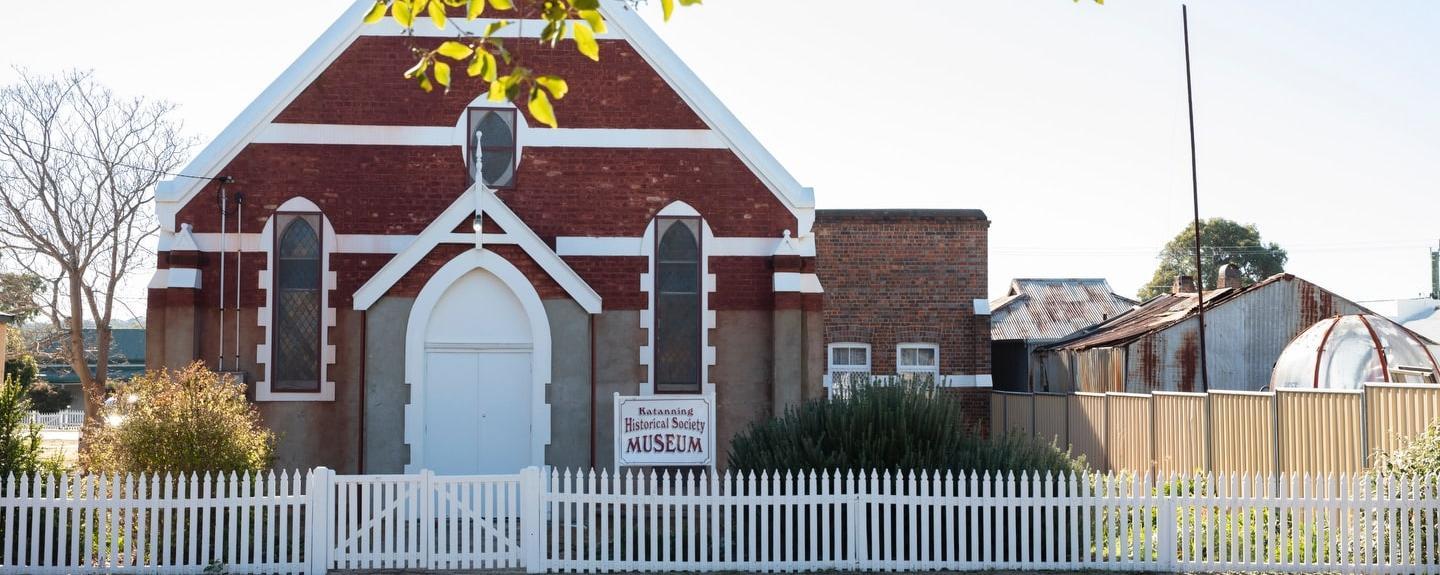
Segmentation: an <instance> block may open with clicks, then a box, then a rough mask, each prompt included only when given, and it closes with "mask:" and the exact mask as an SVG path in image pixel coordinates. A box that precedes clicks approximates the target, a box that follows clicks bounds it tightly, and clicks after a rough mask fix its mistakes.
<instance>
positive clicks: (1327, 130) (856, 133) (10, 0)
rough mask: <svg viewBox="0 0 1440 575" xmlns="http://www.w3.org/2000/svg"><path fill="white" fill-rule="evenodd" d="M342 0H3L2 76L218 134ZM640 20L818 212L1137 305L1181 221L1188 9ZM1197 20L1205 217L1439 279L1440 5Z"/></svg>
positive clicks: (782, 12) (813, 8)
mask: <svg viewBox="0 0 1440 575" xmlns="http://www.w3.org/2000/svg"><path fill="white" fill-rule="evenodd" d="M0 4H3V5H5V6H9V5H10V4H17V5H19V4H21V2H19V0H3V1H0ZM349 4H350V0H305V1H304V2H285V3H283V6H284V7H285V12H284V13H283V14H281V13H279V12H277V11H276V10H274V6H273V5H272V4H267V3H256V2H251V1H238V0H236V1H228V0H227V1H220V0H205V1H203V2H185V3H179V4H176V6H183V7H184V10H183V11H181V12H177V13H176V14H175V15H174V16H167V18H168V21H165V22H157V21H151V20H150V19H151V18H152V16H151V12H150V11H148V10H138V9H137V10H122V9H119V8H117V6H119V5H120V4H117V3H115V2H114V1H113V0H67V2H66V10H65V14H66V16H65V17H64V18H63V19H49V18H44V17H42V16H41V15H39V14H38V13H37V14H34V15H32V16H30V17H25V18H20V17H17V16H16V14H19V12H16V11H14V10H7V11H6V13H7V14H9V15H8V16H6V17H4V18H3V19H0V55H3V56H0V62H3V63H5V64H7V65H6V66H4V67H3V68H4V69H0V81H3V82H7V83H8V82H9V81H10V80H11V79H13V77H14V74H13V72H12V71H11V70H10V69H9V68H10V65H20V66H26V67H29V68H30V69H32V70H35V71H56V70H59V69H62V68H65V67H81V68H91V69H93V70H95V72H96V74H97V75H98V76H99V78H100V79H101V80H102V81H103V82H105V83H107V84H109V85H110V86H112V87H114V88H116V89H117V90H119V91H121V92H125V93H131V94H145V95H149V96H159V97H164V98H167V99H169V100H172V101H174V102H175V103H177V104H179V105H180V116H181V117H182V118H183V119H184V120H185V123H186V125H187V126H188V128H189V129H190V131H191V132H192V133H193V134H195V135H196V136H198V137H200V138H201V139H202V140H208V139H209V138H211V137H213V136H214V135H215V134H217V133H218V132H219V131H220V130H221V129H222V128H223V127H224V126H225V125H226V124H227V123H228V122H229V121H230V120H231V119H232V118H233V117H234V116H235V115H236V114H238V113H239V112H240V111H241V109H243V108H244V107H245V106H246V105H247V104H248V103H249V102H250V101H251V100H252V99H253V98H254V97H255V96H256V95H258V94H259V93H260V91H261V90H262V89H264V87H265V86H266V85H268V84H269V82H270V81H271V80H273V79H274V78H275V77H276V76H278V75H279V74H280V72H281V71H282V70H283V69H284V68H285V67H286V66H288V65H289V64H290V62H291V61H292V60H293V59H294V58H295V57H296V56H298V55H299V54H300V53H301V52H302V51H303V50H304V49H305V47H306V46H308V45H309V44H310V43H311V42H312V41H313V40H314V39H315V37H317V36H318V35H319V34H320V32H321V31H322V30H324V29H325V28H326V27H327V26H328V25H329V24H330V23H331V22H332V21H333V20H334V18H335V17H336V16H337V15H338V14H339V12H340V11H341V10H342V9H343V8H344V7H346V6H348V5H349ZM887 9H888V10H890V13H889V14H880V13H879V12H880V11H882V10H887ZM642 11H643V12H644V13H645V14H646V17H647V19H649V20H651V22H652V25H654V26H655V27H656V28H657V29H658V30H659V32H660V34H661V35H662V36H663V37H665V38H666V39H667V40H668V41H669V42H670V43H671V45H672V46H673V47H674V49H675V50H676V51H677V52H678V53H679V54H680V55H681V56H682V57H683V58H684V59H685V60H686V61H687V62H688V63H689V65H690V66H691V67H692V68H693V69H694V70H695V71H696V73H697V74H698V75H699V76H700V77H701V78H702V79H703V80H704V81H705V82H706V83H708V84H709V86H710V87H711V89H712V90H714V91H715V92H716V93H717V94H718V95H719V96H720V99H721V100H722V101H724V102H725V103H726V104H727V105H728V106H729V107H730V109H731V110H732V111H734V112H735V114H736V115H738V116H739V117H740V119H741V120H742V121H743V122H744V123H745V124H746V125H747V126H748V127H749V128H750V130H751V131H752V132H754V133H755V135H756V136H757V137H759V139H760V141H761V142H763V143H764V144H765V145H766V146H767V147H768V148H769V149H770V150H771V151H772V153H774V154H775V155H776V156H777V157H778V158H779V159H780V161H781V163H783V164H784V165H785V166H786V167H787V168H788V169H789V170H790V171H791V172H792V173H793V174H794V175H795V176H796V178H798V179H799V180H800V181H801V183H802V184H804V185H807V186H813V187H814V188H815V192H816V197H817V200H818V202H819V205H820V207H821V208H877V207H912V208H981V209H983V210H985V212H986V213H987V214H988V215H989V216H990V219H991V220H992V221H993V222H994V223H993V226H992V227H991V232H990V245H991V250H990V291H991V295H992V296H998V295H1001V294H1002V293H1003V291H1004V290H1005V288H1006V286H1007V285H1008V282H1009V280H1010V278H1013V277H1104V278H1108V279H1109V280H1110V281H1111V285H1113V286H1114V287H1115V289H1116V290H1117V291H1118V292H1120V293H1122V294H1125V295H1133V294H1134V292H1135V291H1136V290H1137V289H1138V288H1139V287H1140V286H1141V285H1142V284H1144V283H1145V282H1146V281H1147V280H1148V279H1149V276H1150V273H1151V272H1152V270H1153V269H1154V266H1155V254H1156V252H1157V251H1159V248H1160V246H1162V245H1163V244H1164V243H1165V242H1166V241H1167V240H1168V239H1169V238H1171V237H1172V236H1174V234H1175V233H1176V232H1178V231H1179V230H1180V229H1181V228H1182V227H1183V226H1185V225H1186V224H1187V223H1188V221H1189V218H1190V171H1189V161H1190V159H1189V150H1188V140H1187V131H1186V123H1185V122H1186V119H1185V76H1184V60H1183V52H1182V48H1181V28H1180V4H1179V2H1178V1H1174V0H1109V1H1108V2H1107V3H1106V4H1105V5H1104V6H1097V5H1095V4H1093V3H1091V2H1089V1H1088V0H1087V1H1085V2H1081V3H1078V4H1077V3H1072V2H1071V1H1070V0H964V1H961V0H943V1H942V0H926V1H919V0H887V1H885V2H861V1H859V0H783V1H777V0H707V1H706V3H705V5H704V6H701V7H693V8H685V9H681V10H678V11H677V16H676V18H675V19H674V20H673V21H672V22H670V23H668V24H662V23H660V22H659V17H658V12H659V6H658V2H654V1H653V0H652V1H651V2H650V3H649V5H648V6H644V7H642ZM1190 20H1191V22H1190V23H1191V48H1192V59H1193V60H1194V78H1195V83H1196V88H1195V99H1196V102H1195V108H1196V112H1195V113H1196V121H1197V123H1198V130H1197V132H1198V136H1197V137H1198V144H1199V166H1200V170H1199V171H1200V192H1201V200H1200V202H1201V205H1200V209H1201V213H1202V216H1205V217H1212V216H1223V217H1228V218H1231V219H1235V220H1238V221H1241V222H1245V223H1254V224H1256V225H1258V226H1259V228H1260V230H1261V232H1262V234H1263V236H1264V238H1265V239H1266V240H1268V241H1275V242H1278V243H1280V244H1281V245H1282V246H1284V247H1286V248H1287V249H1288V250H1289V251H1290V255H1291V258H1290V263H1289V265H1288V266H1287V267H1288V269H1289V271H1291V272H1293V273H1296V274H1298V275H1300V276H1303V277H1306V278H1307V279H1310V280H1312V281H1315V282H1317V283H1319V284H1320V285H1321V286H1324V287H1326V288H1329V289H1332V290H1334V291H1337V292H1338V293H1340V294H1341V295H1343V296H1345V297H1348V298H1351V299H1381V298H1395V297H1413V296H1415V295H1417V294H1420V293H1421V292H1427V291H1428V289H1429V278H1428V274H1429V256H1428V249H1427V248H1428V247H1429V246H1434V245H1435V243H1436V240H1437V238H1440V58H1436V55H1440V34H1437V33H1436V32H1435V31H1436V30H1440V2H1427V1H1424V0H1414V1H1408V2H1400V1H1395V2H1353V1H1339V0H1324V1H1322V0H1313V1H1310V0H1304V1H1302V0H1290V1H1276V2H1254V1H1249V0H1196V1H1195V2H1193V3H1192V4H1191V6H1190ZM562 122H563V118H562ZM141 285H143V280H142V282H141Z"/></svg>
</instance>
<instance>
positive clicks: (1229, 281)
mask: <svg viewBox="0 0 1440 575" xmlns="http://www.w3.org/2000/svg"><path fill="white" fill-rule="evenodd" d="M1217 275H1218V276H1219V278H1220V279H1219V280H1218V281H1219V282H1220V285H1219V286H1217V287H1222V288H1235V289H1240V288H1242V287H1245V285H1244V281H1243V280H1241V279H1240V266H1237V265H1235V264H1225V265H1223V266H1220V273H1218V274H1217Z"/></svg>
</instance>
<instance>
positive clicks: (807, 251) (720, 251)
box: [555, 236, 815, 257]
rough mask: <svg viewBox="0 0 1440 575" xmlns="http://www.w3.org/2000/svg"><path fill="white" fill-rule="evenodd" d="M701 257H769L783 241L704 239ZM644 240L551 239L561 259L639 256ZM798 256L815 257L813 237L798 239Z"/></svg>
mask: <svg viewBox="0 0 1440 575" xmlns="http://www.w3.org/2000/svg"><path fill="white" fill-rule="evenodd" d="M705 241H706V242H707V243H706V244H705V255H706V256H709V257H713V256H744V257H770V256H772V255H774V254H775V249H776V248H777V247H778V246H779V245H780V242H782V241H784V240H782V239H780V238H733V237H732V238H714V239H706V240H705ZM644 242H645V240H644V239H642V238H626V237H618V238H616V237H610V238H600V237H567V236H561V237H557V238H555V253H558V254H560V255H561V256H636V257H638V256H642V255H645V254H644V250H645V243H644ZM799 253H800V255H802V256H806V257H813V256H814V255H815V241H814V238H813V236H811V237H809V238H802V240H801V242H800V248H799Z"/></svg>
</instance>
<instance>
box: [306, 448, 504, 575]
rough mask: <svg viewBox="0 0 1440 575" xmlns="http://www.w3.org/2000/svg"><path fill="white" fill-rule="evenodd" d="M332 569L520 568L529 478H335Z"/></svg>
mask: <svg viewBox="0 0 1440 575" xmlns="http://www.w3.org/2000/svg"><path fill="white" fill-rule="evenodd" d="M328 479H329V482H328V483H329V488H328V489H326V493H327V495H326V496H327V497H328V498H329V503H328V505H327V506H326V508H327V509H328V511H329V513H330V515H328V516H327V518H326V520H325V528H324V529H325V531H326V534H325V535H324V539H323V540H324V541H325V543H324V545H325V546H326V548H327V549H328V553H329V560H328V562H327V563H326V566H327V567H328V568H331V569H441V570H457V569H463V570H474V569H494V568H512V569H513V568H517V567H521V566H522V560H523V557H522V556H521V552H520V540H521V538H522V534H521V532H520V526H521V521H520V520H521V509H520V506H521V476H520V475H491V476H437V475H434V474H433V473H431V472H429V471H424V472H422V473H420V474H418V475H356V476H333V475H332V476H328Z"/></svg>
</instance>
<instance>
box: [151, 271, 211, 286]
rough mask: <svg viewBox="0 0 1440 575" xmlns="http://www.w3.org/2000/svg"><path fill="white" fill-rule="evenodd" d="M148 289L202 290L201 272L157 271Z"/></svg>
mask: <svg viewBox="0 0 1440 575" xmlns="http://www.w3.org/2000/svg"><path fill="white" fill-rule="evenodd" d="M146 287H148V288H149V289H165V288H181V289H200V270H197V269H191V268H171V269H166V270H155V275H152V276H150V284H149V285H147V286H146Z"/></svg>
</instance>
